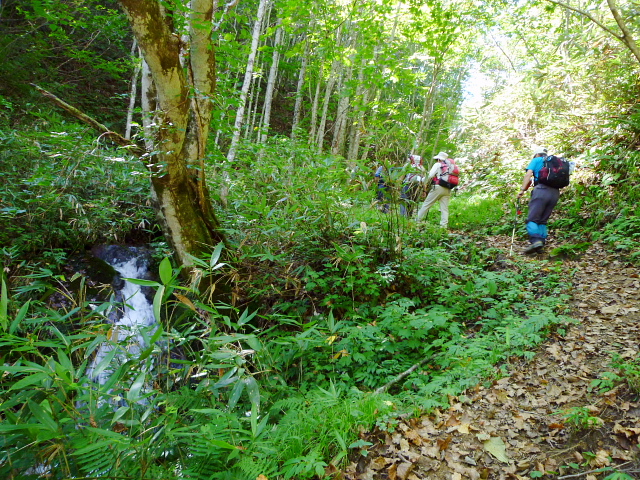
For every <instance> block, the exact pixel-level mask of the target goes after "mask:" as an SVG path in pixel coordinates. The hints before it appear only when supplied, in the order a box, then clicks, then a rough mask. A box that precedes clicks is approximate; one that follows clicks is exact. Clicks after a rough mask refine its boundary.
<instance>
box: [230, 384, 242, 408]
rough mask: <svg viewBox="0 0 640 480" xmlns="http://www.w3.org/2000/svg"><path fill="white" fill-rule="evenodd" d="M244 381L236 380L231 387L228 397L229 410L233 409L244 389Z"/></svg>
mask: <svg viewBox="0 0 640 480" xmlns="http://www.w3.org/2000/svg"><path fill="white" fill-rule="evenodd" d="M244 387H245V383H244V382H243V381H240V382H236V384H235V385H234V387H233V391H232V392H231V396H230V397H229V403H228V406H229V410H233V409H234V408H235V406H236V404H237V403H238V400H240V395H242V391H243V390H244Z"/></svg>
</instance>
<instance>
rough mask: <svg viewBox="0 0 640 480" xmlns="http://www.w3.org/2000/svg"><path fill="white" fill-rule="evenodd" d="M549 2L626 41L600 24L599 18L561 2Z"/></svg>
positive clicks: (552, 0)
mask: <svg viewBox="0 0 640 480" xmlns="http://www.w3.org/2000/svg"><path fill="white" fill-rule="evenodd" d="M547 2H549V3H553V4H555V5H558V6H560V7H562V8H566V9H567V10H571V11H572V12H575V13H577V14H579V15H582V16H583V17H586V18H588V19H589V20H591V21H592V22H593V23H595V24H596V25H598V26H599V27H600V28H601V29H603V30H604V31H605V32H607V33H608V34H610V35H613V36H614V37H616V38H617V39H618V40H620V41H622V42H623V41H624V38H623V37H622V35H619V34H617V33H616V32H614V31H613V30H611V29H610V28H609V27H607V26H606V25H604V24H603V23H602V22H600V21H599V20H598V19H597V18H595V17H594V16H593V15H591V14H590V13H587V12H585V11H584V10H580V9H579V8H576V7H572V6H571V5H567V4H566V3H562V2H559V1H558V0H547Z"/></svg>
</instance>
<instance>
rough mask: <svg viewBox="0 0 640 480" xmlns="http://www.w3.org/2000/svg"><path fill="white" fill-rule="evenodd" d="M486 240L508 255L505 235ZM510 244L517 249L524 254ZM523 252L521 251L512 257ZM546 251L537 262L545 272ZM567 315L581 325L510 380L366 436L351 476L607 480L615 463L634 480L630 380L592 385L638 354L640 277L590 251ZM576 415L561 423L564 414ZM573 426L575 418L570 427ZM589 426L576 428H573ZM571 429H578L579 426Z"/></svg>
mask: <svg viewBox="0 0 640 480" xmlns="http://www.w3.org/2000/svg"><path fill="white" fill-rule="evenodd" d="M492 241H494V242H495V244H497V245H499V246H501V247H502V248H503V249H504V251H505V252H508V251H509V247H510V243H511V239H510V238H506V237H496V238H494V239H493V240H492ZM524 246H525V245H524V244H523V243H521V244H519V245H516V247H515V248H514V252H519V251H522V248H524ZM515 254H519V253H515ZM546 260H548V259H547V258H545V255H544V254H542V255H539V256H537V257H534V258H533V259H532V261H539V262H540V267H541V268H544V262H545V261H546ZM564 265H565V267H566V271H567V275H570V274H573V277H572V278H573V285H574V288H573V291H572V305H571V312H572V313H571V316H572V317H574V318H576V319H578V320H579V321H580V323H577V324H574V325H571V326H569V327H568V329H567V332H566V334H565V335H563V336H561V335H553V336H552V337H551V338H549V339H548V340H547V341H546V342H545V343H544V344H543V345H542V346H541V347H540V348H539V349H538V351H537V354H536V356H535V357H534V358H533V359H532V360H531V361H525V360H518V361H517V363H516V364H512V365H511V366H510V370H509V371H510V372H511V375H510V376H509V377H504V378H500V379H499V380H496V381H494V382H493V384H492V385H490V386H489V387H485V386H482V385H479V386H477V387H476V388H475V389H473V390H471V391H468V392H467V394H466V395H465V396H461V397H459V398H455V399H452V406H451V407H450V409H449V410H447V411H440V412H436V413H435V414H434V415H430V416H427V417H423V418H420V419H410V420H407V421H406V422H404V423H401V424H400V425H399V426H398V428H396V430H395V431H394V432H393V433H391V434H389V433H386V432H371V433H368V434H367V435H366V436H365V437H364V438H365V439H366V440H367V441H370V442H372V443H373V444H374V445H373V446H371V447H370V448H369V455H367V456H366V457H361V458H360V459H356V461H354V462H353V463H352V464H351V465H349V467H348V469H347V471H346V472H345V475H344V476H345V478H347V479H351V480H369V479H390V480H417V479H432V480H457V479H474V480H475V479H528V478H539V477H540V476H541V475H542V474H546V476H544V478H567V479H568V478H582V479H586V480H595V479H603V478H605V477H606V476H607V475H609V474H611V470H609V471H608V472H604V473H601V472H599V471H598V470H599V469H602V468H606V467H614V466H615V467H616V468H617V470H618V471H619V472H624V473H625V474H626V475H628V476H627V477H624V476H621V477H619V478H621V479H623V478H626V479H629V478H640V456H639V449H638V444H639V443H640V399H639V398H638V395H634V394H633V393H632V392H631V391H630V390H629V388H628V386H627V385H626V384H622V383H620V382H617V385H618V386H616V387H615V388H614V389H613V390H610V391H608V392H606V393H600V392H599V391H598V389H594V388H593V386H592V382H593V381H594V380H597V379H598V378H600V377H599V376H600V375H601V374H602V373H604V372H609V371H613V369H612V368H611V366H610V362H611V355H612V353H613V352H615V353H617V354H618V355H620V356H621V357H623V359H630V358H632V357H633V356H635V355H636V353H637V352H638V350H639V348H640V271H639V269H638V268H633V267H629V266H627V265H626V264H624V263H622V262H621V261H619V260H617V259H615V258H613V257H611V256H610V254H608V253H607V252H606V251H605V249H604V248H602V247H601V246H599V245H597V244H596V245H592V246H591V247H590V249H589V250H588V251H587V252H586V253H585V254H584V255H582V256H581V258H579V259H576V260H565V261H564ZM570 409H573V410H572V411H573V412H574V415H573V417H571V418H569V419H567V418H566V415H563V413H562V412H561V411H567V410H570ZM572 420H573V421H572ZM585 423H587V424H591V425H590V426H583V428H577V425H578V426H579V425H582V424H585ZM576 424H577V425H576Z"/></svg>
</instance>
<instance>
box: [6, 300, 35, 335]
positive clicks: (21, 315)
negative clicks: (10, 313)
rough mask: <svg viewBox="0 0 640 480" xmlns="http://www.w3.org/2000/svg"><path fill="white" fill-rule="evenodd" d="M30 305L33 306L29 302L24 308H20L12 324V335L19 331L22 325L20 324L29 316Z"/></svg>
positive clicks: (10, 328)
mask: <svg viewBox="0 0 640 480" xmlns="http://www.w3.org/2000/svg"><path fill="white" fill-rule="evenodd" d="M30 304H31V300H27V303H25V304H24V305H22V307H20V310H18V313H17V315H16V318H15V319H14V320H13V322H11V326H10V327H9V333H10V334H12V335H13V334H14V333H15V331H16V330H17V329H18V325H20V322H22V320H24V317H25V316H26V315H27V310H29V305H30Z"/></svg>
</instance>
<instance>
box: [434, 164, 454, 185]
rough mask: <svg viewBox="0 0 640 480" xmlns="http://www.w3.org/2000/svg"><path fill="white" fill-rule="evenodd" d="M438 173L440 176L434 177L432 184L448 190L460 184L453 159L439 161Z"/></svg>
mask: <svg viewBox="0 0 640 480" xmlns="http://www.w3.org/2000/svg"><path fill="white" fill-rule="evenodd" d="M440 171H441V173H440V175H436V177H435V178H434V179H433V183H435V184H436V185H440V186H441V187H444V188H449V189H451V188H453V187H457V186H458V183H460V178H459V174H460V169H459V168H458V166H457V165H456V163H455V162H454V161H453V158H447V159H446V160H440Z"/></svg>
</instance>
